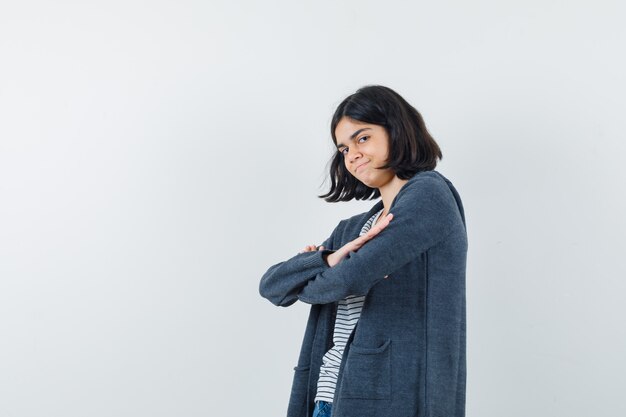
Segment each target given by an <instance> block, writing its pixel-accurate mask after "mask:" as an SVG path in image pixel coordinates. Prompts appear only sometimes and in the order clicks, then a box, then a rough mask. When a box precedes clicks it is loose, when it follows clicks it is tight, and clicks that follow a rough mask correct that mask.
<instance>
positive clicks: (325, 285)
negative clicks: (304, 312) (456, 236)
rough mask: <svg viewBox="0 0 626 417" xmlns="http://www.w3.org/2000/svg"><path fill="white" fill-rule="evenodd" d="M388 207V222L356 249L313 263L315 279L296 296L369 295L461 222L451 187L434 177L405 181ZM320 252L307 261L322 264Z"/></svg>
mask: <svg viewBox="0 0 626 417" xmlns="http://www.w3.org/2000/svg"><path fill="white" fill-rule="evenodd" d="M389 212H390V213H393V219H392V220H391V222H390V223H389V225H387V227H386V228H385V229H383V230H382V231H381V232H380V233H379V234H378V235H377V236H375V237H374V238H372V239H371V240H369V241H368V242H367V243H365V244H364V245H363V246H362V247H361V248H359V250H358V251H356V252H350V253H349V254H348V255H347V256H346V257H345V258H344V259H342V260H341V262H339V263H338V264H337V265H335V266H333V267H332V268H330V267H328V268H321V267H320V268H315V267H311V268H310V269H309V270H308V274H307V275H309V276H311V278H310V279H309V280H308V281H307V282H306V285H304V286H303V287H302V288H301V289H300V291H299V292H298V293H297V297H298V299H299V300H300V301H303V302H305V303H309V304H325V303H330V302H334V301H338V300H341V299H343V298H345V297H346V296H348V295H350V294H367V292H368V291H369V289H370V288H371V287H372V286H374V285H375V284H377V283H378V282H379V281H382V280H383V279H384V277H385V275H388V274H391V273H392V272H394V271H396V270H397V269H399V268H401V267H402V266H404V265H405V264H407V263H408V262H411V261H412V260H414V259H415V258H417V257H418V256H420V254H421V253H423V252H425V251H426V250H428V249H429V248H430V247H432V246H435V245H437V244H438V243H440V242H441V241H443V240H444V239H445V238H446V237H447V235H448V234H449V233H451V232H452V231H453V230H454V226H455V225H457V226H458V224H459V223H460V222H462V219H461V217H460V212H459V209H458V206H457V204H456V200H455V198H454V195H453V194H452V192H451V191H450V188H448V186H447V184H446V183H445V182H444V181H442V180H440V179H439V178H436V177H430V176H424V177H421V178H416V179H414V180H412V181H411V180H410V181H409V182H407V183H406V184H405V185H404V186H403V188H401V189H400V191H399V192H398V194H397V195H396V197H395V199H394V201H393V203H392V204H391V207H390V210H389ZM321 255H322V254H321V253H317V254H315V255H312V256H311V257H307V261H309V262H310V263H311V264H313V265H319V262H318V258H317V257H319V256H321ZM313 273H315V276H313ZM389 279H393V278H389Z"/></svg>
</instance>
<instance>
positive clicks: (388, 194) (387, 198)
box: [378, 176, 409, 218]
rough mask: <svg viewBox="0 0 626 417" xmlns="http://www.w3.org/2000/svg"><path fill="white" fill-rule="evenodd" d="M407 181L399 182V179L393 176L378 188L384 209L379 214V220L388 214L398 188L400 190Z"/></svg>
mask: <svg viewBox="0 0 626 417" xmlns="http://www.w3.org/2000/svg"><path fill="white" fill-rule="evenodd" d="M408 181H409V180H401V179H400V178H398V177H396V176H394V177H393V179H392V180H391V181H389V182H388V183H387V184H385V185H383V186H382V187H379V188H378V191H380V196H381V197H382V199H383V207H384V209H383V212H382V213H381V215H380V217H379V218H382V217H384V216H386V215H387V214H389V208H390V207H391V203H392V202H393V199H394V198H396V195H397V194H398V192H399V191H400V188H402V186H403V185H404V184H406V183H407V182H408Z"/></svg>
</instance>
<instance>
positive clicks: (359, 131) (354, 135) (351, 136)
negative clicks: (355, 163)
mask: <svg viewBox="0 0 626 417" xmlns="http://www.w3.org/2000/svg"><path fill="white" fill-rule="evenodd" d="M364 130H372V128H371V127H364V128H363V129H359V130H357V131H356V132H354V133H353V134H351V135H350V140H354V138H355V137H357V135H358V134H359V133H361V132H362V131H364ZM342 146H346V145H344V144H343V143H338V144H337V149H339V148H341V147H342Z"/></svg>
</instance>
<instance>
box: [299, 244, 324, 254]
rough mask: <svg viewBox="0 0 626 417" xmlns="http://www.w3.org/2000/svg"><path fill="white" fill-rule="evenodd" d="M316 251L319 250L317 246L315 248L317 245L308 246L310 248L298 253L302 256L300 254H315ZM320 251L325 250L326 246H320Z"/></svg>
mask: <svg viewBox="0 0 626 417" xmlns="http://www.w3.org/2000/svg"><path fill="white" fill-rule="evenodd" d="M316 250H317V246H315V245H308V246H306V247H305V248H304V249H302V250H301V251H300V252H298V253H299V254H300V253H304V252H313V251H316ZM319 250H324V246H320V249H319Z"/></svg>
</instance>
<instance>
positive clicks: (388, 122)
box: [318, 85, 443, 203]
mask: <svg viewBox="0 0 626 417" xmlns="http://www.w3.org/2000/svg"><path fill="white" fill-rule="evenodd" d="M343 117H348V118H350V119H353V120H356V121H359V122H363V123H370V124H375V125H379V126H382V127H384V128H385V130H386V131H387V135H388V136H389V158H388V161H387V164H386V165H384V166H382V167H380V168H378V169H388V168H391V169H392V170H393V172H394V173H395V175H397V176H398V178H400V179H404V180H406V179H409V178H411V177H412V176H413V175H415V174H416V173H418V172H420V171H430V170H433V169H435V167H436V166H437V160H438V159H439V160H441V159H442V157H443V156H442V154H441V149H439V145H437V142H435V140H434V139H433V137H432V136H431V135H430V133H428V130H427V129H426V125H425V124H424V120H423V119H422V115H421V114H420V113H419V112H418V111H417V110H416V109H415V108H414V107H413V106H411V105H410V104H409V103H407V101H406V100H405V99H403V98H402V97H401V96H400V95H399V94H398V93H396V92H395V91H393V90H392V89H391V88H388V87H383V86H381V85H368V86H365V87H362V88H359V89H358V90H357V91H356V93H354V94H352V95H350V96H348V97H346V98H345V99H344V100H343V101H342V102H341V104H339V106H338V107H337V110H335V114H334V115H333V119H332V122H331V124H330V134H331V136H332V138H333V142H334V143H335V146H336V145H337V137H336V136H335V129H336V128H337V124H338V123H339V121H340V120H341V119H342V118H343ZM330 180H331V188H330V191H328V193H326V194H323V195H320V196H318V197H319V198H323V199H324V200H326V201H327V202H329V203H334V202H338V201H350V200H352V199H356V200H373V199H376V198H378V197H380V191H378V189H377V188H370V187H368V186H367V185H365V184H363V183H362V182H361V181H359V180H358V179H356V178H355V177H354V176H353V175H352V174H351V173H350V172H349V171H348V170H347V169H346V166H345V164H344V155H343V154H342V153H341V152H339V151H337V152H336V153H335V155H334V156H333V157H332V159H331V161H330Z"/></svg>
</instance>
